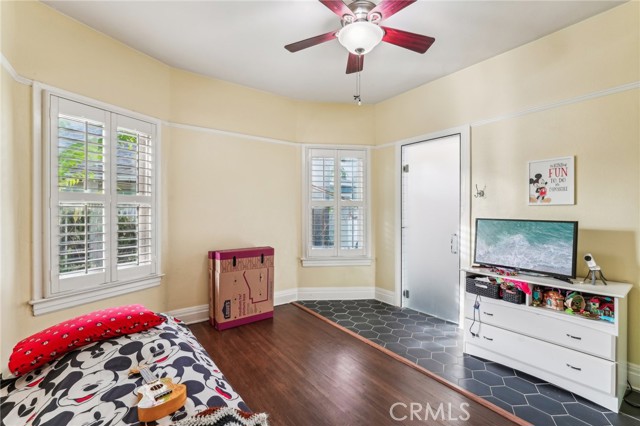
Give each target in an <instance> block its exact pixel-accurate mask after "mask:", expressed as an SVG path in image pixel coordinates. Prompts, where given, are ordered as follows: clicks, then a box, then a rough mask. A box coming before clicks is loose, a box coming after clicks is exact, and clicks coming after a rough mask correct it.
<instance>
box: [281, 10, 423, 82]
mask: <svg viewBox="0 0 640 426" xmlns="http://www.w3.org/2000/svg"><path fill="white" fill-rule="evenodd" d="M319 1H320V3H322V4H323V5H325V6H326V7H328V8H329V9H330V10H331V11H332V12H333V13H335V14H336V15H338V16H339V17H340V20H341V24H342V28H340V29H339V30H335V31H331V32H328V33H326V34H321V35H318V36H315V37H311V38H308V39H306V40H301V41H298V42H296V43H291V44H288V45H286V46H285V47H284V48H285V49H287V50H288V51H289V52H297V51H299V50H302V49H306V48H308V47H311V46H315V45H318V44H320V43H324V42H326V41H329V40H333V39H335V38H337V39H338V41H339V42H340V44H342V45H343V46H344V47H345V48H346V49H347V50H348V51H349V58H348V60H347V74H351V73H354V72H359V71H362V67H363V65H364V55H365V54H367V53H369V52H370V51H371V50H372V49H373V48H374V47H376V46H377V45H378V44H379V43H380V42H381V41H384V42H387V43H391V44H395V45H396V46H400V47H404V48H405V49H409V50H413V51H414V52H418V53H424V52H426V51H427V49H429V47H431V45H432V44H433V42H434V41H435V39H434V38H433V37H428V36H424V35H420V34H414V33H410V32H408V31H402V30H397V29H394V28H389V27H383V26H381V25H379V24H380V22H381V21H383V20H385V19H387V18H389V17H391V16H393V15H395V14H396V13H397V12H399V11H401V10H402V9H404V8H405V7H407V6H409V5H410V4H412V3H415V2H416V0H382V1H381V2H380V4H378V5H377V6H376V4H375V3H372V2H371V1H368V0H355V1H353V2H351V3H350V4H349V5H346V4H345V3H344V2H343V1H342V0H319Z"/></svg>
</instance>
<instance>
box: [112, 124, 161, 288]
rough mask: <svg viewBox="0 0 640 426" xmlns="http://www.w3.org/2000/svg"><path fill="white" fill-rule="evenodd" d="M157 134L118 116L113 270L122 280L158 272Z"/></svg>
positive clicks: (149, 125) (146, 127)
mask: <svg viewBox="0 0 640 426" xmlns="http://www.w3.org/2000/svg"><path fill="white" fill-rule="evenodd" d="M154 130H155V129H154V126H153V125H152V124H150V123H147V122H144V121H141V120H136V119H133V118H130V117H125V116H122V115H116V118H115V123H114V133H115V134H116V135H117V141H116V149H115V157H116V158H115V164H116V173H115V174H114V176H113V179H114V180H115V184H114V186H115V190H114V194H113V197H114V199H115V200H116V201H117V202H116V209H115V211H114V223H115V224H116V229H115V231H114V232H115V240H116V244H114V258H115V259H116V262H115V263H114V264H113V268H114V273H115V274H117V277H118V279H119V280H122V279H132V278H136V277H140V276H144V275H148V274H152V273H154V272H155V266H154V256H155V252H154V240H155V238H154V237H153V235H154V225H155V220H154V214H155V213H156V212H155V211H154V208H153V206H154V205H155V196H154V193H155V188H154V185H155V184H154V177H155V175H154V164H153V158H154V155H153V154H154V148H155V147H154V144H153V142H154V140H155V134H154Z"/></svg>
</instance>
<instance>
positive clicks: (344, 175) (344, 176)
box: [338, 150, 366, 256]
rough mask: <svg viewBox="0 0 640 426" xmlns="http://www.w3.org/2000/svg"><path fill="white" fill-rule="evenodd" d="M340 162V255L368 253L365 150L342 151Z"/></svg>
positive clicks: (340, 152) (339, 156) (339, 155)
mask: <svg viewBox="0 0 640 426" xmlns="http://www.w3.org/2000/svg"><path fill="white" fill-rule="evenodd" d="M338 158H339V161H340V170H339V174H340V199H339V200H338V206H339V209H340V218H339V221H340V222H339V223H340V246H339V247H338V255H339V256H359V255H364V254H365V253H366V252H365V225H366V204H365V170H364V164H365V153H364V151H343V150H340V151H338Z"/></svg>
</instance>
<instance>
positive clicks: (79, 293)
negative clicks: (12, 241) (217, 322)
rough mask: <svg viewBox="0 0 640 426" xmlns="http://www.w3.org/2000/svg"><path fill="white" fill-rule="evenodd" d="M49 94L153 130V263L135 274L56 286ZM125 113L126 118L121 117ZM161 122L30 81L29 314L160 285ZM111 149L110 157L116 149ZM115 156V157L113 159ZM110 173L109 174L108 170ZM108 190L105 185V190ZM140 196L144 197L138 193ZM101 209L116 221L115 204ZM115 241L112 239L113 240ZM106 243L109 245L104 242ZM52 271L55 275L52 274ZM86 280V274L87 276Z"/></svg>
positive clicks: (114, 199) (123, 199)
mask: <svg viewBox="0 0 640 426" xmlns="http://www.w3.org/2000/svg"><path fill="white" fill-rule="evenodd" d="M51 96H56V97H60V98H65V99H68V100H70V101H73V102H79V103H83V104H86V105H88V106H90V107H94V108H99V109H102V110H105V111H108V113H111V114H118V116H119V117H118V118H119V119H123V120H125V121H126V119H127V117H130V118H132V119H134V120H139V121H143V122H146V123H148V124H150V125H151V128H152V129H154V133H153V135H152V137H153V143H154V146H153V155H154V158H153V167H154V173H153V176H152V179H153V180H152V190H153V192H152V196H151V197H150V198H151V202H150V204H151V212H152V229H153V230H152V233H153V235H152V241H153V248H152V256H153V260H152V265H153V266H152V267H150V268H140V269H139V270H138V271H137V273H134V274H131V273H130V272H131V271H126V270H124V269H121V270H120V271H118V273H117V274H112V273H110V274H107V275H109V276H110V277H111V278H110V279H109V280H108V281H107V282H103V283H101V284H99V285H97V286H91V285H89V286H88V287H87V288H83V289H81V290H77V289H69V290H67V291H61V289H60V288H55V286H56V280H57V272H55V273H54V271H52V255H53V254H54V253H55V252H56V250H57V248H55V247H54V246H53V242H52V241H51V235H52V229H51V227H52V226H55V224H52V223H51V219H52V218H53V215H54V211H55V209H56V208H57V202H56V201H55V200H56V199H57V197H56V194H52V192H53V191H52V179H56V180H57V176H53V170H52V169H53V168H54V167H53V165H52V160H53V156H52V155H53V154H52V145H51V140H50V138H51V128H52V126H51V120H50V114H49V110H50V108H51V105H50V99H51ZM123 116H124V117H123ZM115 121H116V120H107V122H106V123H105V125H106V126H110V128H108V129H107V131H108V133H109V134H113V133H112V132H113V131H114V130H115V129H116V127H117V125H116V122H115ZM161 132H162V122H161V121H160V120H158V119H156V118H153V117H149V116H146V115H142V114H139V113H136V112H133V111H129V110H126V109H124V108H120V107H117V106H114V105H110V104H107V103H104V102H100V101H97V100H95V99H91V98H87V97H84V96H81V95H77V94H75V93H71V92H67V91H64V90H61V89H57V88H54V87H51V86H47V85H45V84H42V83H37V82H34V84H33V142H32V143H33V162H32V167H33V173H32V176H33V199H32V203H33V219H32V220H33V226H32V230H33V252H32V254H33V267H32V269H33V280H32V300H30V301H29V304H30V305H31V306H32V309H33V314H34V315H35V316H37V315H42V314H46V313H49V312H54V311H58V310H61V309H67V308H70V307H73V306H78V305H83V304H85V303H89V302H94V301H98V300H102V299H106V298H110V297H114V296H119V295H122V294H127V293H131V292H135V291H140V290H144V289H147V288H151V287H156V286H158V285H160V282H161V278H162V276H163V274H162V272H161V271H162V265H161V260H162V253H161V248H162V243H161V241H162V240H161V228H162V220H161V206H162V204H161V200H160V196H161V194H162V188H161V187H160V183H161V182H162V175H161V172H162V170H161V167H160V165H161V164H162V162H161V161H162V160H161V145H162V143H161V140H162V135H161ZM113 151H115V150H113V149H112V152H110V156H112V155H113V156H114V155H115V154H114V153H113ZM111 161H113V159H111ZM109 176H111V174H109ZM114 184H115V176H112V179H111V180H110V181H108V182H106V185H107V188H110V187H112V186H113V185H114ZM105 192H107V189H106V190H105ZM111 197H112V198H111V202H112V203H118V202H123V203H126V202H129V201H135V199H136V198H137V197H136V196H124V197H123V196H120V195H114V194H111ZM138 198H140V200H142V198H143V197H138ZM144 201H145V203H146V202H147V201H149V199H148V198H146V199H144ZM105 209H106V210H105V213H106V214H107V215H111V217H110V218H109V220H111V221H113V220H114V219H115V220H116V221H117V218H114V217H113V215H115V213H112V211H113V212H115V209H113V210H111V209H110V208H109V206H108V205H105ZM114 246H115V244H114ZM107 247H108V245H107ZM116 251H117V247H111V249H110V253H111V257H113V255H114V253H116ZM105 267H106V268H107V270H109V269H111V271H110V272H113V271H114V270H115V269H116V268H117V267H116V265H115V264H114V265H110V264H108V263H107V264H106V265H105ZM54 275H56V278H55V279H54ZM89 282H90V278H89Z"/></svg>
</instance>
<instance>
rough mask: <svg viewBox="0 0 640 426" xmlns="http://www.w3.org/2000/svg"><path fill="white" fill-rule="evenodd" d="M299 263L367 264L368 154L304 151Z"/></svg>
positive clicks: (364, 151)
mask: <svg viewBox="0 0 640 426" xmlns="http://www.w3.org/2000/svg"><path fill="white" fill-rule="evenodd" d="M304 169H305V176H306V178H305V194H304V199H305V212H304V222H305V229H306V231H305V243H304V245H305V247H304V253H305V255H304V258H303V265H305V266H334V265H346V264H349V265H367V264H370V263H371V260H370V258H369V211H368V210H369V208H368V205H369V202H368V198H369V197H368V181H367V169H368V152H367V151H366V150H364V149H341V148H337V149H326V148H307V149H306V150H305V160H304Z"/></svg>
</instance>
